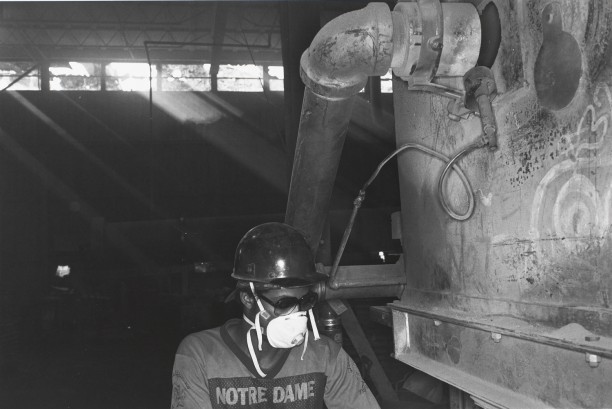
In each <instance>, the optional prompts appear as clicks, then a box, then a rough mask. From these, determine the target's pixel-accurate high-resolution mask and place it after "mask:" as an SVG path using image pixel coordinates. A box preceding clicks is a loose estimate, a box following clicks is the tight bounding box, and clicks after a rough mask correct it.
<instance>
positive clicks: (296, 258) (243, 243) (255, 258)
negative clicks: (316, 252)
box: [232, 222, 328, 288]
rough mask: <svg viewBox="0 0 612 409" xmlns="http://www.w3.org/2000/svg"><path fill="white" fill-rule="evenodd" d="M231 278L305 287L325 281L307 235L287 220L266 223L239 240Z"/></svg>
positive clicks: (280, 285) (291, 286) (275, 285)
mask: <svg viewBox="0 0 612 409" xmlns="http://www.w3.org/2000/svg"><path fill="white" fill-rule="evenodd" d="M232 277H233V278H235V279H237V280H244V281H252V282H254V283H260V284H267V285H268V286H273V287H285V288H293V287H306V286H309V285H312V284H314V283H317V282H319V281H323V280H326V279H327V278H328V276H327V275H325V274H322V273H319V272H318V271H317V269H316V267H315V263H314V257H313V255H312V251H311V249H310V247H309V246H308V242H307V241H306V238H305V237H304V235H303V234H302V233H301V232H300V231H299V230H297V229H295V228H294V227H291V226H289V225H288V224H284V223H277V222H274V223H264V224H260V225H259V226H255V227H253V228H252V229H251V230H249V231H248V232H247V233H246V234H245V235H244V237H242V239H241V240H240V242H239V243H238V247H237V248H236V256H235V258H234V272H233V273H232Z"/></svg>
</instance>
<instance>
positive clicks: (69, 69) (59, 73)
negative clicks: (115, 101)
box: [49, 61, 102, 91]
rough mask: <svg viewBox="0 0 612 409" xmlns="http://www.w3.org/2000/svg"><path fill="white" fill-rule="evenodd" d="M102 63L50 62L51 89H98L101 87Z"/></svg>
mask: <svg viewBox="0 0 612 409" xmlns="http://www.w3.org/2000/svg"><path fill="white" fill-rule="evenodd" d="M100 74H101V65H100V64H95V63H81V62H73V61H71V62H67V63H57V62H55V63H51V64H49V89H50V90H52V91H64V90H68V91H75V90H81V91H82V90H85V91H96V90H100V89H101V87H102V86H101V79H100Z"/></svg>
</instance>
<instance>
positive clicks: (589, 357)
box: [585, 352, 601, 368]
mask: <svg viewBox="0 0 612 409" xmlns="http://www.w3.org/2000/svg"><path fill="white" fill-rule="evenodd" d="M585 360H586V361H587V362H588V363H589V366H590V367H591V368H597V367H598V366H599V363H600V362H601V357H600V356H599V355H595V354H590V353H588V352H586V353H585Z"/></svg>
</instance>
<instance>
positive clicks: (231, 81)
mask: <svg viewBox="0 0 612 409" xmlns="http://www.w3.org/2000/svg"><path fill="white" fill-rule="evenodd" d="M217 89H218V90H219V91H241V92H263V67H262V66H261V65H253V64H244V65H219V73H218V74H217Z"/></svg>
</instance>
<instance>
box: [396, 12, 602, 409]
mask: <svg viewBox="0 0 612 409" xmlns="http://www.w3.org/2000/svg"><path fill="white" fill-rule="evenodd" d="M494 3H495V4H496V5H497V7H498V10H499V13H500V21H501V22H502V24H507V25H508V26H507V27H503V30H502V48H501V49H500V52H499V54H498V58H497V60H496V62H495V64H494V65H493V67H492V71H493V73H494V76H495V80H496V83H497V86H498V92H499V95H498V97H497V98H496V100H495V101H494V103H493V107H494V111H495V115H496V119H497V125H498V128H499V129H498V137H499V149H498V150H497V151H495V152H489V151H486V150H481V151H477V152H474V153H473V154H471V155H470V156H468V157H465V158H463V159H462V160H461V161H460V163H459V165H460V166H461V167H462V169H463V170H464V172H465V173H466V174H467V176H468V178H469V179H470V182H471V183H472V187H473V190H474V191H475V195H476V197H477V199H478V200H477V206H476V212H475V214H474V216H473V217H472V218H471V219H470V220H469V221H467V222H464V223H458V222H454V221H452V220H450V219H449V218H448V217H447V216H446V215H445V214H444V212H443V211H442V209H441V208H440V206H439V205H438V198H437V196H436V189H435V186H436V183H437V175H439V173H440V171H441V168H442V165H440V164H439V163H438V162H437V161H436V160H435V159H432V158H429V157H427V156H422V155H419V154H417V153H412V152H411V153H406V154H405V155H404V156H403V157H401V158H400V160H399V162H398V163H399V171H400V190H401V198H402V220H403V229H402V236H403V243H404V256H405V262H406V274H407V287H408V288H407V289H406V291H405V292H404V294H403V296H402V300H401V303H403V304H405V305H410V304H412V305H414V304H415V303H421V304H422V305H425V306H427V307H436V306H442V307H444V308H448V309H453V310H457V311H461V312H463V313H466V314H471V315H473V316H474V317H477V316H480V315H484V314H487V313H489V314H501V315H507V316H510V317H515V318H517V319H521V320H524V321H527V322H529V323H535V324H538V325H545V326H550V327H553V328H564V327H566V326H567V325H571V324H578V325H580V326H581V327H583V328H585V329H586V330H588V331H590V332H593V333H595V334H596V335H599V336H602V337H610V336H612V319H611V317H612V309H611V307H610V297H611V296H612V231H611V229H610V226H611V223H612V129H611V127H610V125H611V121H612V63H611V62H610V58H609V56H610V54H609V47H608V43H609V42H610V32H611V29H612V5H611V4H610V3H609V2H606V1H586V0H581V1H569V0H562V1H559V2H557V3H558V5H559V10H560V12H561V15H560V16H559V17H560V18H561V27H562V33H565V34H559V35H562V36H563V37H564V38H567V36H568V35H569V36H571V37H572V38H573V39H574V40H575V41H576V43H577V45H578V49H579V51H580V59H581V64H580V66H581V71H580V79H579V81H578V86H577V87H576V89H575V92H574V93H573V95H571V98H569V102H568V103H567V104H566V105H564V106H563V107H561V108H559V107H557V106H553V105H550V104H547V103H546V100H545V99H543V98H542V96H541V95H542V94H541V93H538V92H537V89H536V69H535V65H536V61H537V60H538V55H539V54H540V52H541V50H542V47H543V44H544V40H543V28H542V21H543V20H542V19H543V17H544V16H543V14H542V13H543V11H544V10H545V9H546V6H547V5H548V4H549V3H550V2H548V1H543V0H533V1H519V0H516V1H510V2H502V1H494ZM547 41H550V39H547ZM544 45H545V44H544ZM606 53H608V54H606ZM540 64H543V65H544V66H542V67H541V68H539V69H540V70H541V71H540V73H541V72H555V73H556V72H558V71H563V69H564V68H565V67H563V66H560V67H554V70H553V67H546V66H545V65H546V64H549V65H550V64H556V62H555V59H554V58H552V59H550V58H547V59H546V60H545V61H544V60H541V61H540ZM573 68H575V67H567V69H568V70H570V69H573ZM562 88H563V87H562ZM553 93H554V92H553ZM394 103H395V118H396V135H397V142H398V145H399V144H404V143H410V142H419V143H422V144H424V145H426V146H428V147H432V148H434V149H435V150H437V151H439V152H441V153H442V154H445V155H448V156H452V154H454V153H456V152H458V151H459V150H461V149H462V148H464V147H465V146H467V145H469V144H471V143H472V142H474V141H475V140H476V138H478V137H479V136H480V134H481V129H480V128H481V127H480V124H479V122H478V119H477V118H472V119H470V120H467V121H465V120H464V121H461V122H459V123H455V122H453V121H450V120H449V119H448V118H447V111H446V106H447V104H448V99H444V98H441V97H437V96H433V97H432V96H431V95H426V94H422V93H415V92H410V91H409V86H408V84H406V83H404V82H402V81H399V80H398V81H396V82H395V83H394ZM448 194H449V200H450V202H451V204H452V205H453V207H454V208H458V209H461V206H465V201H466V194H465V191H464V189H463V187H462V186H461V183H460V181H459V179H458V178H457V177H456V176H451V177H450V178H449V183H448ZM421 327H422V326H421ZM452 331H453V334H455V335H456V336H457V337H458V339H459V340H460V341H461V344H462V345H463V351H464V352H465V351H466V348H467V347H468V346H469V348H472V347H473V345H484V344H483V342H484V338H482V339H481V338H480V336H479V335H477V334H478V331H479V330H477V329H469V330H466V329H459V328H454V329H453V330H452ZM461 331H463V332H461ZM427 334H428V333H424V335H427ZM465 334H469V335H465ZM463 337H466V338H463ZM429 340H430V341H432V342H433V341H435V340H436V338H435V337H434V338H433V339H432V338H429ZM447 341H448V340H444V341H443V342H442V341H441V342H442V344H440V345H447V344H446V342H447ZM415 342H416V341H415ZM436 342H437V341H436ZM531 342H533V341H532V340H527V339H520V338H514V339H513V341H512V343H511V344H510V345H511V346H512V348H514V349H512V348H509V349H507V350H506V349H503V350H499V351H498V352H499V354H498V353H494V352H493V351H489V350H488V349H487V351H489V352H487V353H489V354H490V355H491V356H490V357H489V358H490V359H492V360H493V361H492V362H494V363H495V365H491V364H490V363H489V362H488V361H487V360H483V359H480V358H478V351H476V350H474V351H472V352H470V353H469V354H467V355H465V356H466V357H468V358H467V361H463V357H464V352H462V353H461V357H462V358H461V360H460V364H461V365H463V364H466V365H468V363H469V362H470V360H471V362H472V363H470V364H469V365H468V367H465V368H464V369H466V370H467V371H468V372H470V373H471V374H472V375H473V376H475V377H477V378H478V377H480V379H482V380H483V381H484V380H489V381H490V380H493V381H496V379H497V377H499V376H502V377H503V378H504V379H501V384H503V385H505V386H504V387H505V388H509V389H510V390H513V391H515V392H517V393H519V394H523V393H525V394H531V395H533V396H534V397H536V398H537V399H539V400H541V401H542V402H548V404H549V405H552V406H563V407H580V406H583V407H605V405H603V403H608V405H607V406H608V407H610V406H612V402H611V401H610V399H611V398H610V395H609V391H608V390H607V389H609V388H608V387H604V384H605V380H606V379H608V380H609V379H610V372H609V371H610V367H609V366H610V358H603V359H602V362H601V365H603V367H602V368H604V369H601V368H597V370H601V371H603V372H599V374H600V375H601V376H593V373H595V372H596V371H592V372H588V371H589V370H591V369H592V368H589V367H588V365H587V367H586V368H585V367H584V365H583V363H584V356H583V355H582V356H578V355H573V354H579V353H578V352H572V351H567V350H563V352H555V351H557V349H556V348H557V347H555V346H550V345H541V344H538V345H537V346H534V347H532V346H529V345H531V344H530V343H531ZM502 344H503V342H502ZM426 347H427V345H426V343H423V344H422V348H426ZM489 347H490V346H489V345H486V348H489ZM521 348H527V350H528V351H532V353H531V354H530V355H531V356H539V355H537V354H541V355H542V356H545V357H548V358H546V359H542V360H540V359H539V358H536V359H531V360H524V359H523V358H527V355H526V354H525V352H524V351H523V350H522V349H521ZM550 348H552V349H550ZM430 352H431V351H426V350H424V352H423V354H424V355H425V356H426V357H427V359H434V360H439V361H440V362H441V363H442V364H443V365H450V366H455V365H457V364H456V363H454V362H453V361H452V359H451V358H450V357H448V356H447V355H445V357H441V356H436V355H435V354H433V353H430ZM557 353H558V354H559V355H556V354H557ZM427 354H429V355H427ZM444 354H446V351H444ZM444 354H443V355H444ZM534 354H536V355H534ZM519 358H520V359H523V361H524V362H521V363H519V362H518V361H517V362H515V360H516V359H519ZM578 362H580V364H579V363H578ZM542 368H544V369H545V370H544V371H543V370H542ZM478 371H483V372H482V374H481V373H479V372H478ZM518 374H521V375H520V376H518ZM606 375H607V378H606ZM583 378H584V379H589V382H591V384H589V385H583V384H582V380H581V381H580V382H579V383H576V382H577V381H576V379H583ZM577 385H580V386H581V387H578V386H577ZM582 386H584V387H582ZM602 399H603V400H602ZM598 405H599V406H598Z"/></svg>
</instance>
